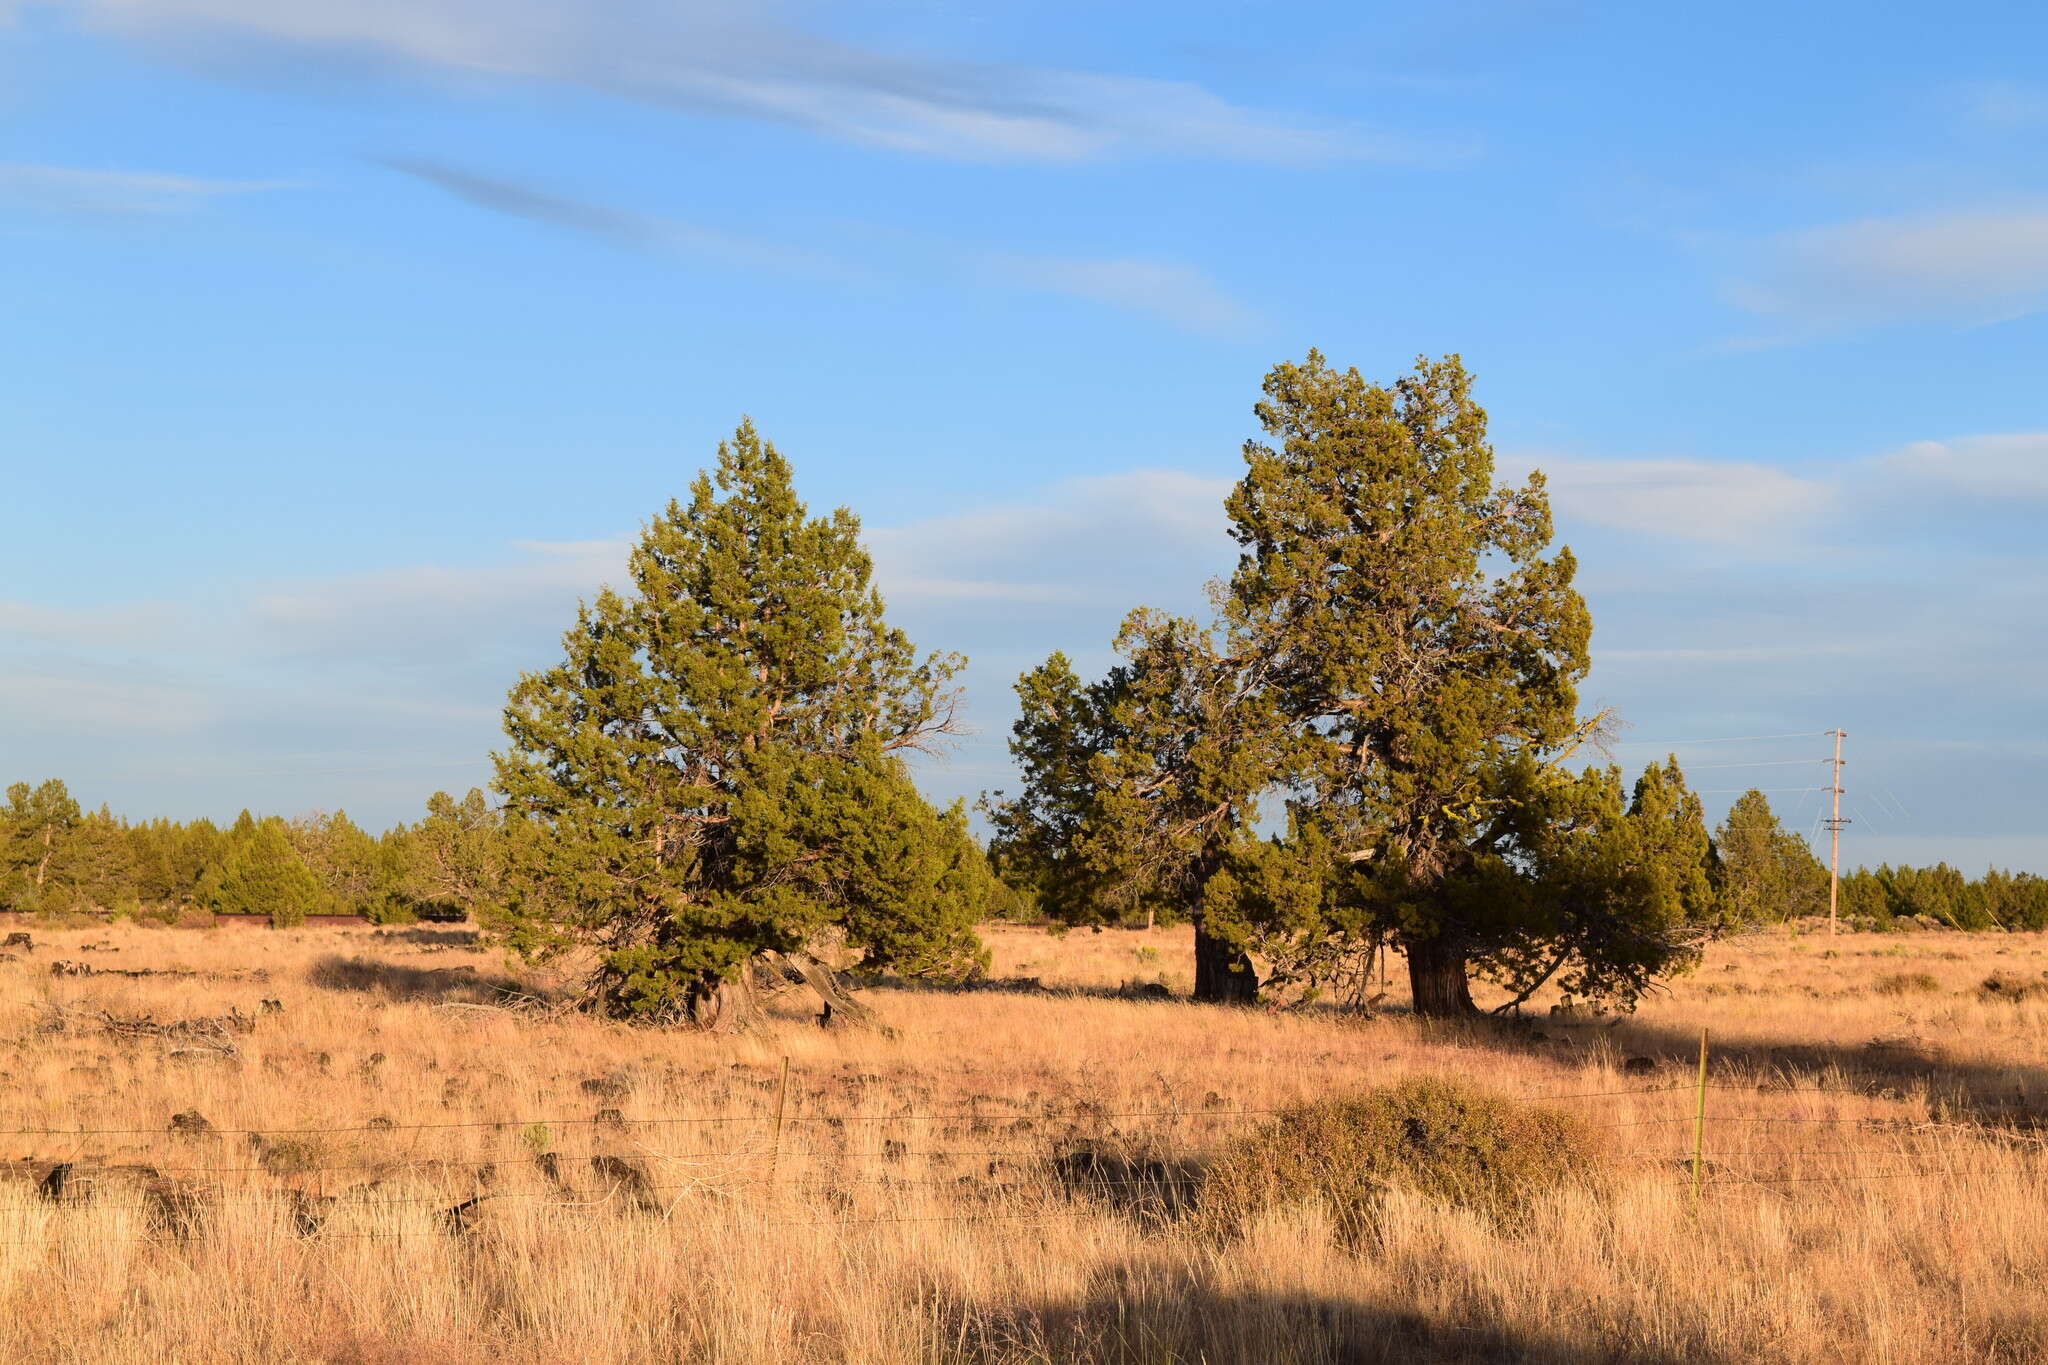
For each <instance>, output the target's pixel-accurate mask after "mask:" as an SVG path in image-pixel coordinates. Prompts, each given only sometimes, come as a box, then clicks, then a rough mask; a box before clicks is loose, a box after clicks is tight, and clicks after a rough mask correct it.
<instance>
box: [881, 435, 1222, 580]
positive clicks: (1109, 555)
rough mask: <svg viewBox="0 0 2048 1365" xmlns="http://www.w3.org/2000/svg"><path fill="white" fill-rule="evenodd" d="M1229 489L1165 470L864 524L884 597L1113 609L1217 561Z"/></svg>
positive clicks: (1219, 482) (1059, 486)
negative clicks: (993, 504) (1011, 501)
mask: <svg viewBox="0 0 2048 1365" xmlns="http://www.w3.org/2000/svg"><path fill="white" fill-rule="evenodd" d="M1229 488H1230V484H1229V483H1228V481H1226V480H1221V479H1205V478H1201V477H1198V476H1196V475H1193V474H1187V473H1183V472H1181V471H1178V470H1169V469H1144V470H1133V471H1131V472H1129V473H1123V474H1105V475H1099V476H1096V477H1093V478H1083V479H1070V480H1067V481H1065V482H1063V483H1059V484H1056V485H1054V486H1052V487H1050V488H1048V489H1046V490H1045V491H1044V492H1043V493H1042V494H1040V495H1039V496H1038V497H1037V498H1034V499H1032V500H1030V501H1028V502H1020V503H1018V504H1015V505H1012V506H1008V507H1000V508H989V509H985V510H981V511H973V512H960V513H954V514H951V515H947V516H937V517H929V518H926V519H924V520H921V521H916V522H911V523H908V524H905V525H902V526H887V527H876V528H871V529H870V530H869V531H868V533H867V543H868V547H869V550H870V552H871V553H872V554H873V556H874V560H875V576H876V578H877V580H878V581H879V582H880V583H881V585H882V589H883V591H884V592H885V593H886V594H887V596H888V598H889V600H890V602H891V603H898V602H902V603H907V604H912V605H931V606H937V605H940V604H944V603H962V604H971V603H992V602H1008V603H1011V604H1025V603H1036V604H1067V605H1071V606H1088V605H1093V606H1095V607H1097V608H1101V607H1109V608H1114V609H1117V610H1122V609H1125V608H1128V607H1132V606H1136V605H1138V602H1139V601H1140V600H1142V599H1143V594H1145V593H1148V592H1151V593H1157V592H1159V591H1161V590H1165V589H1167V587H1168V580H1169V579H1170V575H1171V574H1172V573H1173V572H1175V571H1176V570H1182V569H1183V568H1184V566H1185V565H1186V564H1187V562H1188V561H1189V560H1191V559H1194V560H1201V561H1204V562H1207V561H1209V560H1213V559H1215V558H1216V552H1217V551H1218V549H1219V548H1220V547H1223V546H1226V545H1227V544H1228V541H1227V539H1226V538H1225V536H1224V530H1223V524H1224V523H1223V496H1224V494H1225V493H1227V492H1228V491H1229ZM1147 564H1149V565H1153V566H1157V567H1155V568H1154V569H1153V570H1152V571H1151V572H1145V571H1143V570H1142V569H1141V568H1140V566H1142V565H1147ZM1197 582H1199V577H1198V578H1197ZM1134 594H1138V596H1134Z"/></svg>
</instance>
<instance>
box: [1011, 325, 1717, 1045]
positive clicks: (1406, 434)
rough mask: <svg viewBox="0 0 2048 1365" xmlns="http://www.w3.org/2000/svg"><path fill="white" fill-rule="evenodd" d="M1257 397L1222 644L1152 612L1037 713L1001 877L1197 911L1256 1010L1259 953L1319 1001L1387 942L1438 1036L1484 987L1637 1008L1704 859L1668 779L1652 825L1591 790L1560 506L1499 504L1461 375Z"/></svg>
mask: <svg viewBox="0 0 2048 1365" xmlns="http://www.w3.org/2000/svg"><path fill="white" fill-rule="evenodd" d="M1265 393H1266V397H1265V401H1263V402H1261V403H1260V404H1259V405H1258V407H1257V414H1258V418H1259V421H1260V424H1261V425H1262V427H1263V428H1264V430H1265V434H1266V437H1267V440H1265V441H1258V440H1254V441H1250V442H1247V443H1246V445H1245V448H1244V458H1245V464H1246V470H1245V474H1244V477H1243V479H1242V481H1241V482H1240V483H1239V484H1238V486H1237V488H1236V490H1235V491H1234V492H1233V493H1232V494H1231V495H1230V497H1229V499H1228V500H1227V502H1226V509H1227V512H1228V515H1229V519H1230V528H1231V533H1232V535H1233V536H1234V537H1235V538H1236V540H1237V541H1238V543H1239V545H1240V546H1241V547H1242V553H1241V554H1240V557H1239V561H1238V565H1237V569H1236V571H1235V572H1234V573H1233V574H1232V575H1231V577H1230V579H1229V580H1228V582H1227V583H1224V584H1220V585H1217V589H1216V592H1215V597H1216V601H1217V603H1218V608H1219V619H1218V620H1217V622H1216V624H1215V625H1214V626H1213V627H1209V628H1202V627H1197V626H1195V625H1194V624H1192V623H1188V622H1181V621H1174V620H1171V619H1168V618H1161V617H1155V616H1153V615H1151V614H1149V613H1143V612H1141V613H1138V614H1136V615H1134V616H1133V617H1132V619H1131V622H1130V624H1129V625H1127V627H1126V629H1125V633H1124V637H1123V639H1122V640H1121V642H1120V645H1121V648H1122V652H1123V653H1124V656H1125V660H1126V661H1125V663H1124V664H1122V665H1120V666H1119V667H1118V668H1116V669H1115V670H1113V671H1112V672H1111V674H1110V675H1109V676H1108V677H1107V678H1105V679H1104V680H1103V681H1102V682H1100V683H1096V684H1093V685H1088V686H1084V685H1083V684H1081V682H1080V681H1079V680H1078V679H1077V678H1075V677H1074V676H1073V673H1072V670H1071V669H1070V668H1069V667H1068V666H1067V664H1066V661H1065V659H1064V658H1063V657H1060V656H1055V657H1054V658H1053V660H1051V661H1050V662H1049V663H1048V664H1047V665H1045V666H1044V667H1042V668H1040V669H1039V670H1037V671H1035V672H1034V673H1031V674H1027V675H1026V676H1025V678H1024V679H1023V680H1022V682H1021V683H1020V684H1019V687H1018V693H1019V697H1020V699H1021V701H1022V702H1023V714H1022V716H1021V718H1020V719H1019V721H1018V722H1017V725H1016V728H1015V731H1014V740H1013V743H1012V746H1011V748H1012V752H1013V753H1015V754H1016V755H1017V757H1018V759H1019V760H1020V763H1021V766H1022V768H1023V775H1024V790H1023V792H1022V793H1021V794H1020V795H1019V796H1018V797H1016V798H1014V799H1011V800H1002V799H1000V797H998V799H996V800H994V801H992V802H991V804H990V813H991V817H992V819H993V821H994V824H995V826H996V833H997V842H996V848H997V851H998V852H999V854H1000V858H1001V864H1002V866H1003V869H1004V871H1005V874H1006V875H1007V876H1009V877H1011V878H1012V879H1013V880H1018V881H1023V882H1026V883H1028V884H1030V885H1032V886H1033V887H1034V889H1036V890H1037V892H1038V894H1039V897H1040V900H1041V902H1042V903H1044V904H1046V905H1047V907H1048V908H1049V909H1051V910H1052V911H1053V912H1054V913H1055V914H1056V915H1059V916H1060V917H1062V918H1066V919H1070V920H1072V919H1085V918H1087V917H1088V916H1089V914H1090V913H1091V910H1090V907H1091V906H1094V907H1100V906H1103V905H1108V906H1112V907H1114V906H1117V905H1118V904H1120V903H1128V902H1129V901H1131V900H1133V899H1135V898H1139V897H1151V898H1157V899H1164V900H1166V901H1167V902H1169V903H1170V904H1172V905H1175V906H1177V908H1179V909H1182V910H1184V911H1185V912H1186V913H1188V915H1189V916H1190V917H1191V918H1193V919H1194V920H1195V922H1196V927H1197V982H1198V988H1197V995H1198V997H1200V998H1205V999H1222V1000H1229V999H1246V998H1249V997H1250V995H1251V993H1252V992H1253V990H1254V989H1255V988H1256V982H1255V978H1253V977H1252V976H1251V974H1250V971H1249V964H1248V963H1247V961H1246V955H1245V950H1246V949H1248V948H1254V947H1256V948H1258V949H1259V950H1261V951H1263V952H1264V953H1265V954H1266V956H1267V958H1268V960H1269V961H1271V962H1278V963H1284V964H1286V965H1287V970H1288V971H1289V972H1290V973H1291V974H1293V975H1294V976H1295V977H1296V978H1297V979H1304V980H1309V981H1313V980H1314V979H1315V977H1316V975H1317V973H1318V972H1319V971H1322V970H1324V968H1325V967H1326V966H1327V964H1329V963H1330V962H1331V961H1332V960H1333V959H1334V958H1335V957H1336V956H1338V955H1341V954H1345V953H1350V952H1355V951H1357V950H1358V949H1360V948H1361V947H1362V946H1363V945H1367V944H1377V943H1379V942H1380V941H1382V940H1384V939H1386V938H1389V937H1391V938H1392V939H1394V940H1396V941H1397V942H1398V943H1399V944H1400V946H1401V947H1402V948H1403V949H1404V951H1405V953H1406V956H1407V959H1408V966H1409V979H1410V985H1411V988H1412V990H1413V995H1414V1000H1415V1004H1416V1008H1417V1009H1418V1010H1419V1011H1421V1012H1422V1013H1425V1014H1460V1013H1465V1012H1468V1011H1470V1010H1471V1009H1472V1008H1473V1004H1472V996H1471V989H1470V976H1471V974H1472V972H1473V971H1474V970H1475V969H1477V970H1478V971H1480V972H1482V973H1484V974H1486V975H1487V976H1489V977H1491V978H1493V979H1494V980H1495V981H1496V982H1497V983H1499V984H1502V985H1504V986H1506V987H1507V988H1508V989H1509V991H1510V992H1511V995H1510V1001H1511V1003H1512V1001H1513V1000H1515V999H1517V998H1526V996H1527V994H1528V993H1529V992H1530V991H1531V990H1533V989H1534V988H1535V986H1537V985H1540V984H1542V983H1543V982H1544V981H1547V980H1551V979H1554V978H1557V979H1562V980H1563V982H1564V984H1565V985H1566V986H1567V988H1570V989H1575V990H1578V991H1580V992H1582V993H1586V994H1594V995H1604V996H1610V997H1616V998H1620V999H1624V1000H1626V999H1629V998H1632V997H1633V996H1634V995H1635V994H1637V993H1639V992H1640V991H1641V989H1643V988H1644V986H1645V985H1647V983H1648V982H1649V981H1650V980H1651V979H1653V978H1654V977H1655V975H1656V974H1658V973H1659V972H1661V971H1665V970H1668V969H1670V968H1672V967H1675V966H1677V965H1679V964H1680V963H1682V962H1683V961H1684V960H1685V959H1686V957H1687V955H1688V954H1689V953H1690V952H1691V951H1692V949H1693V946H1694V944H1695V942H1696V941H1697V938H1698V934H1699V932H1700V929H1701V926H1703V925H1704V924H1706V923H1707V922H1708V917H1709V916H1710V913H1711V901H1712V890H1711V887H1710V885H1709V883H1708V881H1707V876H1706V873H1707V868H1708V861H1709V857H1710V850H1709V846H1708V842H1707V838H1706V831H1705V827H1704V825H1703V823H1702V822H1701V820H1700V816H1699V809H1698V802H1697V801H1696V800H1695V799H1693V798H1692V797H1691V796H1690V794H1689V793H1686V792H1685V791H1684V784H1683V778H1682V777H1681V776H1680V775H1679V774H1678V772H1677V769H1676V767H1675V765H1674V766H1673V767H1671V768H1670V769H1663V768H1653V769H1652V771H1651V772H1649V773H1646V774H1645V776H1644V780H1643V782H1642V783H1639V784H1638V786H1637V791H1636V794H1635V797H1634V799H1633V800H1625V799H1624V796H1623V792H1622V788H1621V779H1620V775H1619V774H1618V773H1615V772H1612V771H1603V772H1598V773H1591V774H1578V773H1575V772H1573V771H1571V766H1570V763H1571V759H1572V757H1573V755H1574V753H1575V752H1576V750H1577V749H1578V747H1579V746H1580V744H1581V743H1582V742H1583V741H1584V740H1585V739H1587V738H1588V737H1589V736H1590V735H1591V734H1592V733H1593V732H1594V731H1595V730H1596V729H1597V725H1596V724H1595V723H1593V722H1587V721H1583V720H1582V719H1581V718H1580V717H1579V715H1578V698H1577V692H1576V685H1577V683H1578V681H1579V680H1580V679H1581V678H1582V677H1583V676H1584V675H1585V672H1586V667H1587V658H1588V653H1587V651H1588V646H1589V641H1590V636H1591V630H1592V626H1591V620H1590V618H1589V616H1588V614H1587V611H1586V607H1585V604H1584V602H1583V601H1581V599H1580V597H1579V595H1578V593H1577V592H1576V591H1575V590H1574V589H1573V587H1572V576H1573V569H1574V565H1573V561H1572V557H1571V555H1570V553H1569V552H1568V551H1565V550H1559V551H1557V552H1556V553H1554V554H1552V553H1549V546H1550V539H1551V525H1550V509H1549V504H1548V502H1547V500H1546V498H1545V496H1544V492H1543V483H1542V480H1541V478H1540V476H1538V477H1532V479H1531V481H1530V483H1529V485H1528V486H1527V487H1523V488H1513V487H1498V486H1496V485H1495V482H1494V477H1493V473H1494V469H1493V452H1492V449H1491V447H1489V446H1488V444H1487V442H1486V414H1485V413H1484V412H1483V411H1482V410H1481V409H1480V408H1479V407H1478V405H1477V404H1476V403H1474V402H1473V401H1472V396H1471V381H1470V379H1469V377H1468V376H1467V375H1466V373H1465V371H1464V369H1463V367H1462V366H1461V365H1460V364H1459V362H1458V361H1457V359H1456V358H1455V357H1453V358H1448V359H1445V360H1442V361H1436V362H1431V361H1427V360H1425V361H1422V362H1419V363H1418V365H1417V368H1416V371H1415V373H1414V374H1412V375H1409V376H1407V377H1405V378H1403V379H1401V380H1399V381H1397V382H1396V383H1395V384H1394V385H1393V386H1391V387H1386V386H1382V385H1378V384H1372V383H1368V382H1367V381H1365V380H1364V379H1362V378H1361V377H1360V376H1359V374H1358V372H1357V371H1356V370H1346V371H1338V370H1334V369H1331V368H1330V367H1329V366H1327V365H1326V364H1324V362H1323V359H1322V357H1321V356H1319V355H1317V354H1316V353H1314V352H1310V354H1309V356H1308V359H1307V362H1306V363H1305V364H1301V365H1294V364H1285V365H1281V366H1279V367H1278V368H1276V369H1275V370H1273V371H1272V373H1271V374H1269V375H1268V376H1267V379H1266V384H1265ZM1269 442H1270V443H1269ZM1261 796H1265V797H1267V798H1268V799H1269V800H1270V801H1272V802H1273V803H1274V804H1275V805H1276V806H1278V807H1280V808H1282V809H1284V812H1285V828H1284V831H1275V832H1273V833H1272V834H1271V835H1270V836H1269V837H1266V838H1260V837H1256V836H1257V832H1258V829H1257V819H1258V816H1257V811H1256V806H1255V803H1256V800H1257V799H1258V798H1259V797H1261ZM1093 913H1095V914H1097V915H1099V914H1100V913H1102V912H1101V910H1100V909H1099V908H1097V909H1095V910H1094V911H1093Z"/></svg>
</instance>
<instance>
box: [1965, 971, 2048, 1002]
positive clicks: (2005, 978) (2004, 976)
mask: <svg viewBox="0 0 2048 1365" xmlns="http://www.w3.org/2000/svg"><path fill="white" fill-rule="evenodd" d="M1977 995H1978V997H1979V998H1980V999H1984V1000H2008V1001H2011V1002H2012V1003H2014V1004H2018V1003H2020V1002H2021V1001H2024V1000H2038V999H2040V998H2041V997H2042V996H2044V995H2048V980H2043V979H2041V978H2040V977H2032V976H2018V975H2016V974H2014V973H2012V972H1993V973H1992V974H1991V975H1990V976H1987V977H1985V978H1984V984H1983V985H1981V986H1979V987H1978V988H1977Z"/></svg>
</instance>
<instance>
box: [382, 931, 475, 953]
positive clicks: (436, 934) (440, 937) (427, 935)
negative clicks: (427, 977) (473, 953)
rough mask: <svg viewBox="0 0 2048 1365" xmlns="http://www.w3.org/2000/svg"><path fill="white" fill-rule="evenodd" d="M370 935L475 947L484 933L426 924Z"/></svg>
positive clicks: (431, 945) (435, 945) (458, 946)
mask: <svg viewBox="0 0 2048 1365" xmlns="http://www.w3.org/2000/svg"><path fill="white" fill-rule="evenodd" d="M370 937H372V938H377V939H389V940H392V941H394V942H398V943H417V944H423V945H426V946H428V947H434V948H474V947H475V946H476V945H477V944H478V943H479V942H481V941H482V939H483V935H482V934H481V933H479V932H478V931H477V930H475V929H429V928H426V927H424V926H421V927H416V928H407V929H377V930H373V931H372V932H371V934H370Z"/></svg>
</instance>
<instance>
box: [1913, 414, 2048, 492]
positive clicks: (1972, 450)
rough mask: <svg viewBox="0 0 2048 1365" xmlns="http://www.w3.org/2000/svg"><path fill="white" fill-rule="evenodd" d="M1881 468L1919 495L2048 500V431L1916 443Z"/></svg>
mask: <svg viewBox="0 0 2048 1365" xmlns="http://www.w3.org/2000/svg"><path fill="white" fill-rule="evenodd" d="M1878 463H1879V467H1880V468H1881V469H1882V470H1883V471H1884V472H1885V473H1886V474H1888V475H1890V476H1892V477H1893V478H1895V479H1897V480H1899V481H1901V482H1902V483H1905V484H1907V485H1909V486H1911V487H1912V488H1914V489H1915V490H1916V491H1917V490H1919V489H1925V488H1927V487H1930V486H1932V487H1938V488H1944V489H1947V490H1950V491H1953V492H1957V493H1963V494H1967V495H1970V496H1973V497H1980V498H1997V499H2025V500H2034V499H2040V498H2048V431H2022V432H2012V433H2008V434H2004V435H1995V436H1963V437H1957V438H1953V439H1951V440H1946V441H1915V442H1913V443H1912V444H1911V445H1908V446H1906V447H1904V448H1903V449H1900V450H1897V451H1894V452H1893V453H1892V454H1890V455H1887V456H1885V457H1884V458H1883V459H1882V460H1880V461H1879V462H1878Z"/></svg>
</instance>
